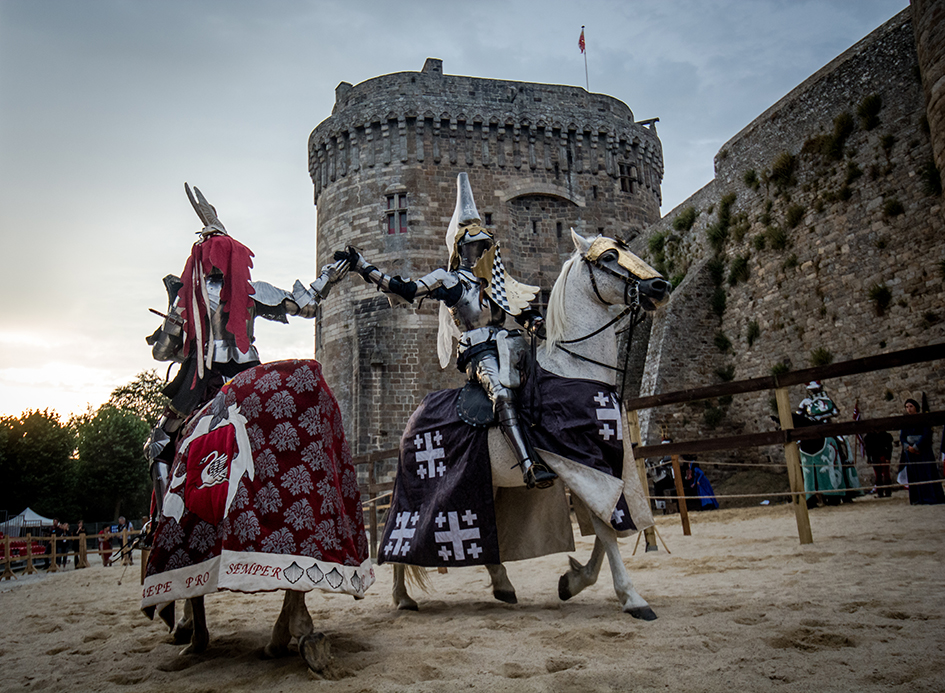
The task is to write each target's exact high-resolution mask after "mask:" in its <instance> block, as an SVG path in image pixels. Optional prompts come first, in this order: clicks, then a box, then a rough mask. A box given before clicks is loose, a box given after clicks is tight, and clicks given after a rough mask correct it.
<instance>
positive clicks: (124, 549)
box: [119, 527, 131, 565]
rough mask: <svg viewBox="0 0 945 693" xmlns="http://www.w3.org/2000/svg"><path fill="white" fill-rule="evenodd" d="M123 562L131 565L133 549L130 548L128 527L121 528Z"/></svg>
mask: <svg viewBox="0 0 945 693" xmlns="http://www.w3.org/2000/svg"><path fill="white" fill-rule="evenodd" d="M119 550H120V551H121V564H122V565H131V550H130V549H129V548H128V528H127V527H125V528H124V529H123V530H121V549H119Z"/></svg>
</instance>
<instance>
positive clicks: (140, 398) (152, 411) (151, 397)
mask: <svg viewBox="0 0 945 693" xmlns="http://www.w3.org/2000/svg"><path fill="white" fill-rule="evenodd" d="M164 386H165V382H164V380H163V379H162V378H161V376H159V375H158V374H157V371H155V370H154V369H152V370H149V371H141V372H140V373H138V374H137V375H136V376H135V377H134V380H132V381H131V382H130V383H128V384H127V385H122V386H121V387H116V388H115V389H114V390H112V394H111V395H109V397H108V404H110V405H112V406H114V407H116V408H117V409H124V410H127V411H131V412H134V413H135V414H137V416H138V418H141V419H144V420H145V421H147V423H148V426H150V427H152V428H153V427H154V424H156V423H157V420H158V419H159V418H160V417H161V414H162V413H164V407H166V406H167V402H168V398H167V397H166V396H165V395H164V393H163V392H162V390H163V389H164Z"/></svg>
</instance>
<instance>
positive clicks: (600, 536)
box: [591, 515, 656, 621]
mask: <svg viewBox="0 0 945 693" xmlns="http://www.w3.org/2000/svg"><path fill="white" fill-rule="evenodd" d="M591 520H592V521H593V522H594V533H595V534H596V535H597V541H599V542H600V543H601V544H602V545H603V548H604V552H605V553H606V554H607V562H608V563H610V572H611V575H612V576H613V578H614V591H616V592H617V599H619V600H620V603H621V605H622V606H623V610H624V613H628V614H630V615H631V616H633V617H634V618H641V619H643V620H644V621H653V620H656V613H654V611H653V609H651V608H650V605H649V604H647V603H646V600H645V599H644V598H643V597H641V596H640V595H639V594H638V593H637V591H636V590H635V589H633V581H632V580H631V579H630V573H629V572H627V566H625V565H624V564H623V558H622V557H621V555H620V545H619V544H618V543H617V533H616V532H615V531H614V528H613V527H611V526H610V525H609V524H607V523H605V522H604V521H603V520H601V519H600V518H599V517H597V516H596V515H594V516H592V518H591ZM594 545H595V547H596V545H597V542H595V543H594Z"/></svg>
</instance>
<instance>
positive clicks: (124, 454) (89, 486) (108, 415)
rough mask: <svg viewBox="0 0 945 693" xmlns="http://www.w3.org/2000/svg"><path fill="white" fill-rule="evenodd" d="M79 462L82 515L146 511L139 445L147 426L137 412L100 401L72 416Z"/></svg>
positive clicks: (148, 486)
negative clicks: (91, 411)
mask: <svg viewBox="0 0 945 693" xmlns="http://www.w3.org/2000/svg"><path fill="white" fill-rule="evenodd" d="M75 426H76V430H77V432H78V449H79V462H78V469H77V484H76V490H77V491H78V493H79V502H80V504H81V506H82V509H83V511H84V512H85V513H86V516H87V517H98V518H103V517H105V518H111V519H115V518H117V517H118V516H119V515H121V514H124V515H126V516H128V517H139V516H141V515H144V514H146V512H147V510H148V501H149V498H150V495H149V494H150V490H151V483H150V478H149V476H148V466H147V464H146V462H145V459H144V455H143V453H142V450H143V448H144V441H145V440H146V439H147V437H148V433H149V432H150V430H151V426H150V425H149V424H148V422H147V421H145V420H144V419H141V418H140V417H139V416H138V415H137V414H136V413H134V412H133V411H130V410H128V409H121V408H119V407H116V406H114V405H112V404H108V403H106V404H103V405H102V406H101V407H99V409H98V411H96V412H95V414H94V415H91V414H89V415H85V416H83V417H79V418H77V419H76V420H75Z"/></svg>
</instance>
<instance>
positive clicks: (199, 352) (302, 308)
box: [144, 183, 348, 516]
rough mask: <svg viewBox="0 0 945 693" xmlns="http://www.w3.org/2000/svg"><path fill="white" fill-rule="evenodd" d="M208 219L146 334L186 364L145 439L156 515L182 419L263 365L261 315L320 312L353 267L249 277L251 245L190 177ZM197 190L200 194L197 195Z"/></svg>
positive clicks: (163, 352)
mask: <svg viewBox="0 0 945 693" xmlns="http://www.w3.org/2000/svg"><path fill="white" fill-rule="evenodd" d="M184 189H185V190H186V192H187V197H188V198H189V199H190V202H191V204H192V205H193V207H194V210H195V211H196V212H197V216H198V217H199V218H200V220H201V222H202V223H203V225H204V226H203V229H202V230H201V231H199V234H200V238H199V239H198V240H197V242H196V243H194V245H193V248H192V249H191V252H190V257H189V258H188V259H187V263H186V265H185V266H184V271H183V274H182V275H181V276H180V277H175V276H174V275H168V276H166V277H164V286H165V288H166V289H167V294H168V303H169V308H168V313H167V315H166V316H165V320H164V324H163V325H162V326H161V327H160V328H158V329H157V330H156V331H155V332H154V334H152V335H151V336H150V337H148V338H147V342H148V344H149V345H151V347H152V355H153V356H154V358H155V359H156V360H157V361H171V362H177V363H179V364H180V369H179V370H178V372H177V375H176V377H175V378H174V379H173V380H172V381H171V382H170V383H168V385H167V386H166V387H165V388H164V390H163V392H164V394H165V395H167V396H168V397H169V398H170V403H169V404H168V406H167V408H166V409H165V411H164V414H163V415H162V416H161V418H160V420H159V421H158V423H157V425H156V426H155V427H154V429H153V430H152V431H151V435H150V437H149V438H148V441H147V442H146V443H145V448H144V452H145V457H147V459H148V461H149V463H150V466H151V477H152V480H153V481H154V490H155V496H156V503H157V506H158V507H157V512H158V516H159V515H160V505H161V502H162V500H163V498H164V492H165V490H166V488H167V482H168V473H169V469H170V464H171V462H173V458H174V452H175V448H176V445H175V444H174V442H175V439H176V436H177V433H178V431H179V429H180V427H181V425H182V424H183V422H184V420H185V419H186V418H187V417H188V416H190V414H192V413H193V412H194V411H196V410H197V409H198V408H199V407H200V406H202V405H203V404H204V403H206V402H208V401H209V400H211V399H213V397H214V396H215V395H216V393H217V392H218V391H219V390H220V388H221V387H222V386H223V385H224V384H225V382H226V381H227V380H229V379H230V378H233V377H234V376H235V375H237V374H238V373H240V372H242V371H244V370H246V369H248V368H252V367H253V366H257V365H259V354H258V352H257V351H256V347H255V346H253V341H254V340H253V323H254V321H255V319H256V317H262V318H265V319H267V320H275V321H278V322H283V323H287V322H288V320H287V316H289V315H293V316H299V317H303V318H314V317H315V314H316V310H317V308H318V305H319V303H320V302H321V301H322V300H323V299H324V298H325V297H327V296H328V293H329V291H330V290H331V287H332V286H333V285H334V284H335V283H337V282H338V281H340V280H341V279H342V278H343V277H344V276H345V274H346V273H347V271H348V262H347V260H339V261H337V262H335V263H333V264H330V265H326V266H325V267H324V268H323V269H322V271H321V274H320V275H319V277H318V279H316V280H315V281H314V282H313V283H312V284H310V285H309V286H308V287H305V286H304V285H303V284H302V283H301V282H300V281H296V282H295V285H294V287H293V289H292V292H291V293H290V292H288V291H285V290H283V289H279V288H276V287H275V286H273V285H271V284H267V283H266V282H258V281H251V280H250V269H251V268H252V266H253V261H252V258H253V252H252V251H251V250H250V249H249V248H247V247H246V246H244V245H243V244H241V243H240V242H238V241H236V240H235V239H234V238H232V237H231V236H229V235H228V234H227V232H226V229H225V228H224V226H223V223H222V222H221V221H220V220H219V218H217V212H216V209H215V208H214V207H213V205H211V204H210V203H209V202H207V200H206V198H205V197H204V196H203V194H201V192H200V190H199V189H198V188H196V187H195V188H194V189H193V192H192V191H191V189H190V186H189V185H187V184H186V183H185V184H184ZM195 195H196V197H195Z"/></svg>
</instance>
